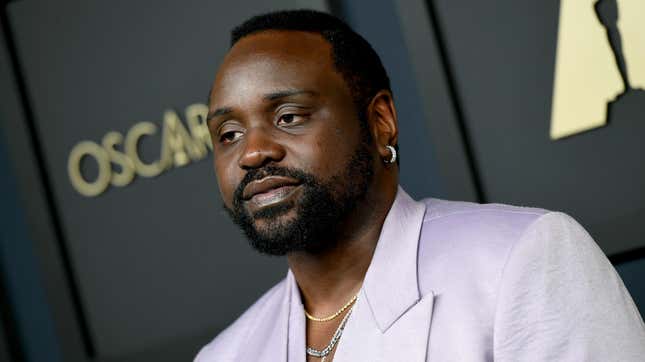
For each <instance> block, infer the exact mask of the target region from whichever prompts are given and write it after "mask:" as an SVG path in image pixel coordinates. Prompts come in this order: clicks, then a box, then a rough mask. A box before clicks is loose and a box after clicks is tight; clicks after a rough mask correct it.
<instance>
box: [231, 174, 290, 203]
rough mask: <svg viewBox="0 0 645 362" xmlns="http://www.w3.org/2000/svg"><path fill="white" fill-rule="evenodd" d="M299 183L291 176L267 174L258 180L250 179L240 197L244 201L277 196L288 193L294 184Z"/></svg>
mask: <svg viewBox="0 0 645 362" xmlns="http://www.w3.org/2000/svg"><path fill="white" fill-rule="evenodd" d="M298 185H300V181H298V180H296V179H293V178H291V177H284V176H267V177H265V178H263V179H261V180H258V181H252V182H250V183H249V184H248V185H246V187H245V188H244V191H243V192H242V198H243V199H244V200H245V201H248V200H251V199H254V201H260V200H262V199H265V198H273V197H278V196H280V195H283V196H287V195H284V194H285V193H287V194H288V193H289V192H287V191H291V190H292V189H294V188H295V186H298Z"/></svg>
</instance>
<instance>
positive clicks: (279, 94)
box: [264, 89, 318, 101]
mask: <svg viewBox="0 0 645 362" xmlns="http://www.w3.org/2000/svg"><path fill="white" fill-rule="evenodd" d="M299 94H309V95H312V96H315V95H318V93H316V92H314V91H311V90H306V89H285V90H281V91H277V92H272V93H268V94H265V95H264V99H266V100H267V101H274V100H276V99H280V98H285V97H291V96H295V95H299Z"/></svg>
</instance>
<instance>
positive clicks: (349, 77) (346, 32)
mask: <svg viewBox="0 0 645 362" xmlns="http://www.w3.org/2000/svg"><path fill="white" fill-rule="evenodd" d="M267 30H294V31H304V32H311V33H317V34H320V35H321V36H322V37H323V38H324V39H325V40H327V42H329V44H330V45H331V48H332V61H333V63H334V66H335V68H336V70H337V71H338V72H339V73H340V74H341V75H342V77H343V79H344V80H345V82H346V83H347V86H348V87H349V90H350V92H351V94H352V97H353V100H354V103H355V104H356V107H357V109H358V116H359V119H360V120H361V121H366V114H365V111H366V110H367V106H368V105H369V103H370V102H371V101H372V98H373V97H374V96H375V95H376V93H378V92H379V91H381V90H388V91H390V93H391V92H392V90H391V89H390V79H389V77H388V76H387V72H386V71H385V68H384V67H383V64H382V63H381V58H379V56H378V54H377V53H376V51H374V49H373V48H372V46H371V45H370V44H369V43H368V42H367V40H365V39H364V38H363V37H362V36H360V35H359V34H358V33H356V32H355V31H354V30H352V28H350V27H349V25H347V24H346V23H345V22H343V21H342V20H340V19H338V18H336V17H334V16H332V15H329V14H326V13H323V12H320V11H314V10H285V11H276V12H270V13H266V14H262V15H257V16H254V17H252V18H250V19H248V20H246V21H245V22H243V23H242V24H240V25H238V26H237V27H235V28H234V29H233V31H232V32H231V47H232V46H233V45H235V43H237V42H238V41H239V40H240V39H242V38H244V37H245V36H248V35H251V34H253V33H258V32H261V31H267ZM364 123H366V122H364Z"/></svg>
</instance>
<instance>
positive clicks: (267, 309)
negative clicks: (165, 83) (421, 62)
mask: <svg viewBox="0 0 645 362" xmlns="http://www.w3.org/2000/svg"><path fill="white" fill-rule="evenodd" d="M208 125H209V129H210V132H211V137H212V140H213V145H214V164H215V170H216V173H217V179H218V182H219V188H220V192H221V195H222V198H223V200H224V206H225V208H226V210H228V211H229V213H230V215H231V217H232V218H233V220H234V221H235V222H236V223H237V224H238V225H239V226H240V227H241V228H242V229H243V230H244V232H245V233H246V235H247V236H248V238H249V240H250V242H251V245H252V246H253V247H254V248H256V249H257V250H258V251H260V252H263V253H267V254H273V255H286V256H287V261H288V264H289V272H288V274H287V276H286V278H285V279H284V280H282V281H281V282H280V283H278V284H277V285H276V286H275V287H273V288H272V289H271V290H269V291H268V292H267V293H266V294H265V295H264V296H263V297H261V298H260V299H259V300H258V301H257V302H256V303H255V304H254V305H253V306H252V307H250V308H249V309H248V310H247V311H246V312H245V313H244V314H243V315H242V316H241V317H239V319H238V320H237V321H236V322H235V323H234V324H233V325H232V326H230V327H229V328H228V329H226V330H225V331H224V332H222V333H221V334H220V335H219V336H218V337H217V338H215V340H214V341H213V342H211V343H210V344H209V345H207V346H206V347H204V348H203V349H202V350H201V351H200V353H199V354H198V356H197V357H196V361H198V362H208V361H254V362H255V361H325V362H329V361H332V360H333V361H337V362H338V361H406V362H409V361H426V360H428V361H429V360H432V361H492V360H496V361H527V360H530V361H590V360H598V361H637V360H639V361H642V358H643V356H645V328H644V327H643V321H642V319H641V317H640V316H639V314H638V312H637V310H636V308H635V306H634V304H633V302H632V300H631V298H630V296H629V294H628V293H627V291H626V290H625V288H624V286H623V284H622V282H621V280H620V278H619V277H618V276H617V274H616V273H615V271H614V270H613V268H612V266H611V265H610V264H609V262H608V261H607V259H606V258H605V256H604V255H603V253H602V252H601V251H600V249H599V248H598V247H597V246H596V245H595V244H594V242H593V241H592V239H591V238H590V237H589V235H588V234H587V233H586V232H585V231H584V230H583V229H582V227H580V226H579V225H578V224H577V223H576V222H575V221H574V220H573V219H571V218H570V217H568V216H566V215H564V214H561V213H553V212H548V211H545V210H539V209H531V208H519V207H512V206H505V205H478V204H472V203H463V202H450V201H442V200H437V199H427V200H423V201H421V202H417V201H414V200H412V199H411V198H410V197H409V196H408V195H407V194H406V193H405V191H404V190H403V189H401V188H400V187H398V167H399V166H398V158H399V155H398V154H397V133H398V124H397V117H396V110H395V107H394V102H393V98H392V92H391V90H390V85H389V80H388V77H387V74H386V72H385V70H384V68H383V66H382V65H381V62H380V60H379V58H378V56H377V54H376V53H375V52H374V51H373V50H372V48H371V47H370V46H369V44H368V43H367V42H366V41H365V40H364V39H362V38H361V37H360V36H359V35H357V34H356V33H354V32H353V31H352V30H351V29H350V28H349V27H348V26H347V25H345V24H344V23H342V22H341V21H339V20H338V19H336V18H334V17H332V16H329V15H326V14H323V13H317V12H311V11H289V12H278V13H271V14H267V15H262V16H259V17H255V18H252V19H250V20H248V21H247V22H245V23H243V24H242V25H240V26H239V27H238V28H236V29H235V30H234V31H233V34H232V47H231V49H230V51H229V53H228V54H227V56H226V57H225V59H224V61H223V63H222V65H221V66H220V68H219V71H218V73H217V76H216V79H215V82H214V83H213V87H212V91H211V94H210V99H209V115H208Z"/></svg>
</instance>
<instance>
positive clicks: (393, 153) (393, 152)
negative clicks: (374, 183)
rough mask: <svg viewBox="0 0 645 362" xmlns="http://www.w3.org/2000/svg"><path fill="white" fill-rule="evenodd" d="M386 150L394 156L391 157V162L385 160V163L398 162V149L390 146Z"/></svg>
mask: <svg viewBox="0 0 645 362" xmlns="http://www.w3.org/2000/svg"><path fill="white" fill-rule="evenodd" d="M385 148H387V149H388V150H390V153H391V154H392V156H391V157H390V159H389V160H383V162H385V163H388V164H391V163H395V162H396V149H395V148H394V147H392V146H390V145H387V146H385Z"/></svg>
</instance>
